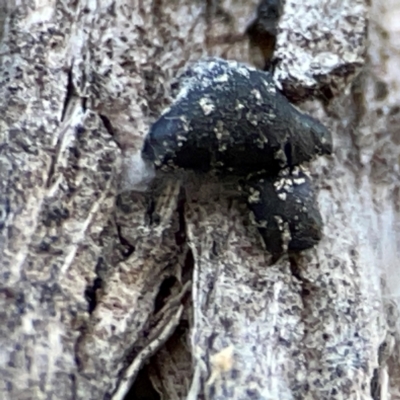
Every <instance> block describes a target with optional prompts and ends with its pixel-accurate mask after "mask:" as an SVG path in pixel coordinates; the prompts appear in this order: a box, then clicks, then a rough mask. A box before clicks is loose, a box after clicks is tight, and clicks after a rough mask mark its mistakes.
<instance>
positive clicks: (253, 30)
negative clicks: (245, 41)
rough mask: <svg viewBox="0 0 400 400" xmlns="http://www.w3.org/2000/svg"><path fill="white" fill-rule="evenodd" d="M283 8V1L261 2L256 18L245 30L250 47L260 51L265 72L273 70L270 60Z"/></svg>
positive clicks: (266, 0)
mask: <svg viewBox="0 0 400 400" xmlns="http://www.w3.org/2000/svg"><path fill="white" fill-rule="evenodd" d="M283 6H284V1H283V0H261V2H260V3H259V5H258V8H257V15H256V18H255V19H254V21H253V22H252V23H251V24H250V25H249V26H248V27H247V29H246V34H247V36H248V37H249V39H250V47H256V48H258V49H259V50H260V52H261V54H262V56H263V58H264V62H265V65H264V70H266V71H267V70H271V69H272V68H273V65H272V58H273V55H274V51H275V45H276V38H277V28H278V23H279V20H280V18H281V16H282V13H283Z"/></svg>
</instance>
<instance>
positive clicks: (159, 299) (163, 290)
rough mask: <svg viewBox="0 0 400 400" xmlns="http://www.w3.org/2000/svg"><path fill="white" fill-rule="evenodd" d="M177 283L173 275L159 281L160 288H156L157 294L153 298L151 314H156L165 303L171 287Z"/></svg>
mask: <svg viewBox="0 0 400 400" xmlns="http://www.w3.org/2000/svg"><path fill="white" fill-rule="evenodd" d="M177 283H178V280H177V279H176V278H175V276H168V277H167V278H165V279H164V281H163V282H162V283H161V285H160V288H159V289H158V293H157V296H156V298H155V300H154V311H153V314H157V313H158V312H159V311H160V310H161V309H162V308H163V307H164V305H165V302H166V300H167V299H168V297H170V296H171V294H172V289H173V287H174V286H175V285H176V284H177Z"/></svg>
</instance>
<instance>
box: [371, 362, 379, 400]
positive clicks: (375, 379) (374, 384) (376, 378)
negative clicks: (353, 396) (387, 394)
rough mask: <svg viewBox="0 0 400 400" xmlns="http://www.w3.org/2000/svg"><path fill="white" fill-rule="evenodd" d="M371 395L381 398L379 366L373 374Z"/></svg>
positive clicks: (374, 398)
mask: <svg viewBox="0 0 400 400" xmlns="http://www.w3.org/2000/svg"><path fill="white" fill-rule="evenodd" d="M370 387H371V397H372V399H373V400H381V394H380V389H381V388H380V384H379V370H378V368H375V369H374V374H373V375H372V379H371V384H370Z"/></svg>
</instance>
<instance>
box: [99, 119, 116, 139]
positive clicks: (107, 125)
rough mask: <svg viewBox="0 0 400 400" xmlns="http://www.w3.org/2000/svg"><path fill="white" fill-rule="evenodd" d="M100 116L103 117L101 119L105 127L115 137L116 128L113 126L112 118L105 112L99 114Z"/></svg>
mask: <svg viewBox="0 0 400 400" xmlns="http://www.w3.org/2000/svg"><path fill="white" fill-rule="evenodd" d="M99 117H100V119H101V121H102V122H103V124H104V127H105V128H106V130H107V132H108V133H109V134H110V135H111V136H112V137H115V130H114V128H113V126H112V125H111V122H110V120H109V119H108V117H106V116H105V115H103V114H99Z"/></svg>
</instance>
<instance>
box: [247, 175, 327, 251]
mask: <svg viewBox="0 0 400 400" xmlns="http://www.w3.org/2000/svg"><path fill="white" fill-rule="evenodd" d="M246 189H247V191H248V193H249V197H248V205H249V208H250V210H251V212H252V214H253V217H254V222H255V223H256V225H257V227H258V229H259V231H260V234H261V236H262V238H263V240H264V243H265V245H266V248H267V250H268V251H270V252H271V253H272V254H273V255H276V256H279V255H281V254H282V252H283V251H284V250H285V248H284V247H285V243H286V244H287V245H288V250H290V251H302V250H306V249H309V248H311V247H313V246H314V245H315V244H317V243H318V241H319V240H320V239H321V238H322V228H323V223H322V218H321V214H320V212H319V210H318V207H317V202H316V199H315V195H314V191H313V188H312V184H311V181H310V178H309V177H308V176H307V175H306V174H305V173H304V172H303V171H301V170H300V169H299V168H295V169H294V170H293V171H292V172H290V171H289V170H283V171H281V173H280V174H279V175H278V177H275V178H271V177H269V176H267V175H263V174H258V175H257V176H254V177H251V178H249V180H248V182H247V186H246Z"/></svg>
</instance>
